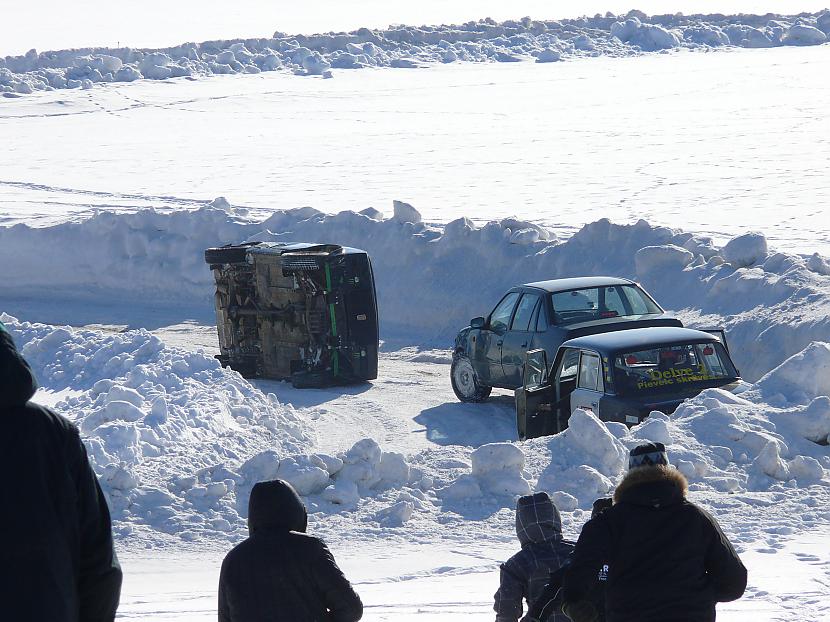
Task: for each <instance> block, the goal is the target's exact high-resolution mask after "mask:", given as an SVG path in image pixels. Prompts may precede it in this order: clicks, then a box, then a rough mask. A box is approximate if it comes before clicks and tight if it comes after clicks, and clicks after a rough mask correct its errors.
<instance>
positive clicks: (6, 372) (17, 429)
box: [0, 324, 121, 622]
mask: <svg viewBox="0 0 830 622" xmlns="http://www.w3.org/2000/svg"><path fill="white" fill-rule="evenodd" d="M36 389H37V383H36V382H35V379H34V375H33V374H32V371H31V369H30V368H29V365H28V364H27V363H26V362H25V361H24V360H23V358H22V357H21V356H20V355H19V354H18V352H17V349H16V348H15V346H14V343H13V342H12V339H11V335H9V333H8V332H6V331H5V330H4V329H3V327H2V324H0V429H2V436H0V439H2V441H0V442H2V448H0V473H3V483H2V485H0V603H2V604H1V605H0V608H1V609H2V610H1V611H0V618H2V619H3V620H14V622H45V621H48V622H104V621H107V622H108V621H110V620H113V619H114V618H115V611H116V609H117V608H118V598H119V595H120V592H121V568H120V567H119V565H118V560H117V559H116V556H115V552H114V551H113V543H112V532H111V526H110V515H109V510H108V509H107V504H106V501H105V499H104V495H103V493H102V492H101V488H100V486H99V485H98V480H97V479H96V477H95V474H94V473H93V472H92V468H91V467H90V465H89V461H88V460H87V455H86V450H85V449H84V446H83V444H82V443H81V439H80V437H79V435H78V430H77V428H75V426H73V425H72V424H71V423H70V422H69V421H67V420H66V419H64V418H63V417H61V416H60V415H57V414H55V413H54V412H52V411H51V410H49V409H48V408H44V407H42V406H38V405H36V404H32V403H31V402H29V399H30V398H31V397H32V396H33V395H34V394H35V390H36Z"/></svg>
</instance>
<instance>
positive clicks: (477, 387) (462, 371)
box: [450, 355, 492, 402]
mask: <svg viewBox="0 0 830 622" xmlns="http://www.w3.org/2000/svg"><path fill="white" fill-rule="evenodd" d="M450 382H451V383H452V390H453V393H455V396H456V397H457V398H458V399H459V400H461V401H462V402H483V401H484V400H486V399H487V398H488V397H490V391H492V387H488V386H485V385H482V384H481V382H480V381H479V379H478V374H476V370H475V368H474V367H473V364H472V363H471V362H470V359H469V358H467V357H466V356H464V355H456V356H454V357H453V359H452V367H451V368H450Z"/></svg>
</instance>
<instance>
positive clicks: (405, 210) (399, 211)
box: [392, 201, 421, 224]
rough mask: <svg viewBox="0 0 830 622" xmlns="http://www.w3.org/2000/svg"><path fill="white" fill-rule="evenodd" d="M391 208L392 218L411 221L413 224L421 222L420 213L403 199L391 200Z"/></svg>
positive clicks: (399, 220) (404, 221)
mask: <svg viewBox="0 0 830 622" xmlns="http://www.w3.org/2000/svg"><path fill="white" fill-rule="evenodd" d="M392 208H393V209H394V216H392V219H393V220H396V221H398V222H403V223H406V222H411V223H415V224H417V223H419V222H421V213H420V212H419V211H418V210H416V209H415V208H414V207H412V206H411V205H410V204H409V203H404V202H403V201H392Z"/></svg>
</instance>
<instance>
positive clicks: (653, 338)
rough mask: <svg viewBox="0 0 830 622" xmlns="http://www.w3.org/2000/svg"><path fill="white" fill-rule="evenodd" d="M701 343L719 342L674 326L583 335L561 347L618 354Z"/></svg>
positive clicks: (692, 330) (712, 336)
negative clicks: (678, 344)
mask: <svg viewBox="0 0 830 622" xmlns="http://www.w3.org/2000/svg"><path fill="white" fill-rule="evenodd" d="M701 341H708V342H715V341H718V342H719V341H720V340H719V339H718V338H717V337H715V336H714V335H712V334H711V333H705V332H703V331H700V330H694V329H692V328H679V327H675V326H657V327H651V328H629V329H628V330H618V331H614V332H610V333H599V334H597V335H585V336H584V337H576V338H575V339H569V340H568V341H566V342H565V343H563V344H562V346H567V347H569V348H590V349H592V350H598V351H600V352H618V351H620V350H634V349H637V348H643V347H644V346H645V347H648V346H651V345H663V344H667V343H674V342H683V343H695V342H701Z"/></svg>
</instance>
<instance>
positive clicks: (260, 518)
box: [248, 479, 308, 534]
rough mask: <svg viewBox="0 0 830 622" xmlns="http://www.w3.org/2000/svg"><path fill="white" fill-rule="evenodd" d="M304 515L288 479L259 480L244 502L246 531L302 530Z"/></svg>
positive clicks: (306, 517)
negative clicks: (246, 511)
mask: <svg viewBox="0 0 830 622" xmlns="http://www.w3.org/2000/svg"><path fill="white" fill-rule="evenodd" d="M307 526H308V514H306V509H305V505H304V504H303V501H302V499H300V496H299V495H298V494H297V492H296V491H295V490H294V488H293V487H292V486H291V484H289V483H288V482H284V481H282V480H281V479H275V480H273V481H270V482H259V483H258V484H256V485H255V486H254V488H253V490H251V498H250V500H249V501H248V531H249V532H250V533H252V534H253V533H254V532H255V531H258V530H261V529H278V530H283V529H284V530H286V531H299V532H302V533H305V530H306V527H307Z"/></svg>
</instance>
